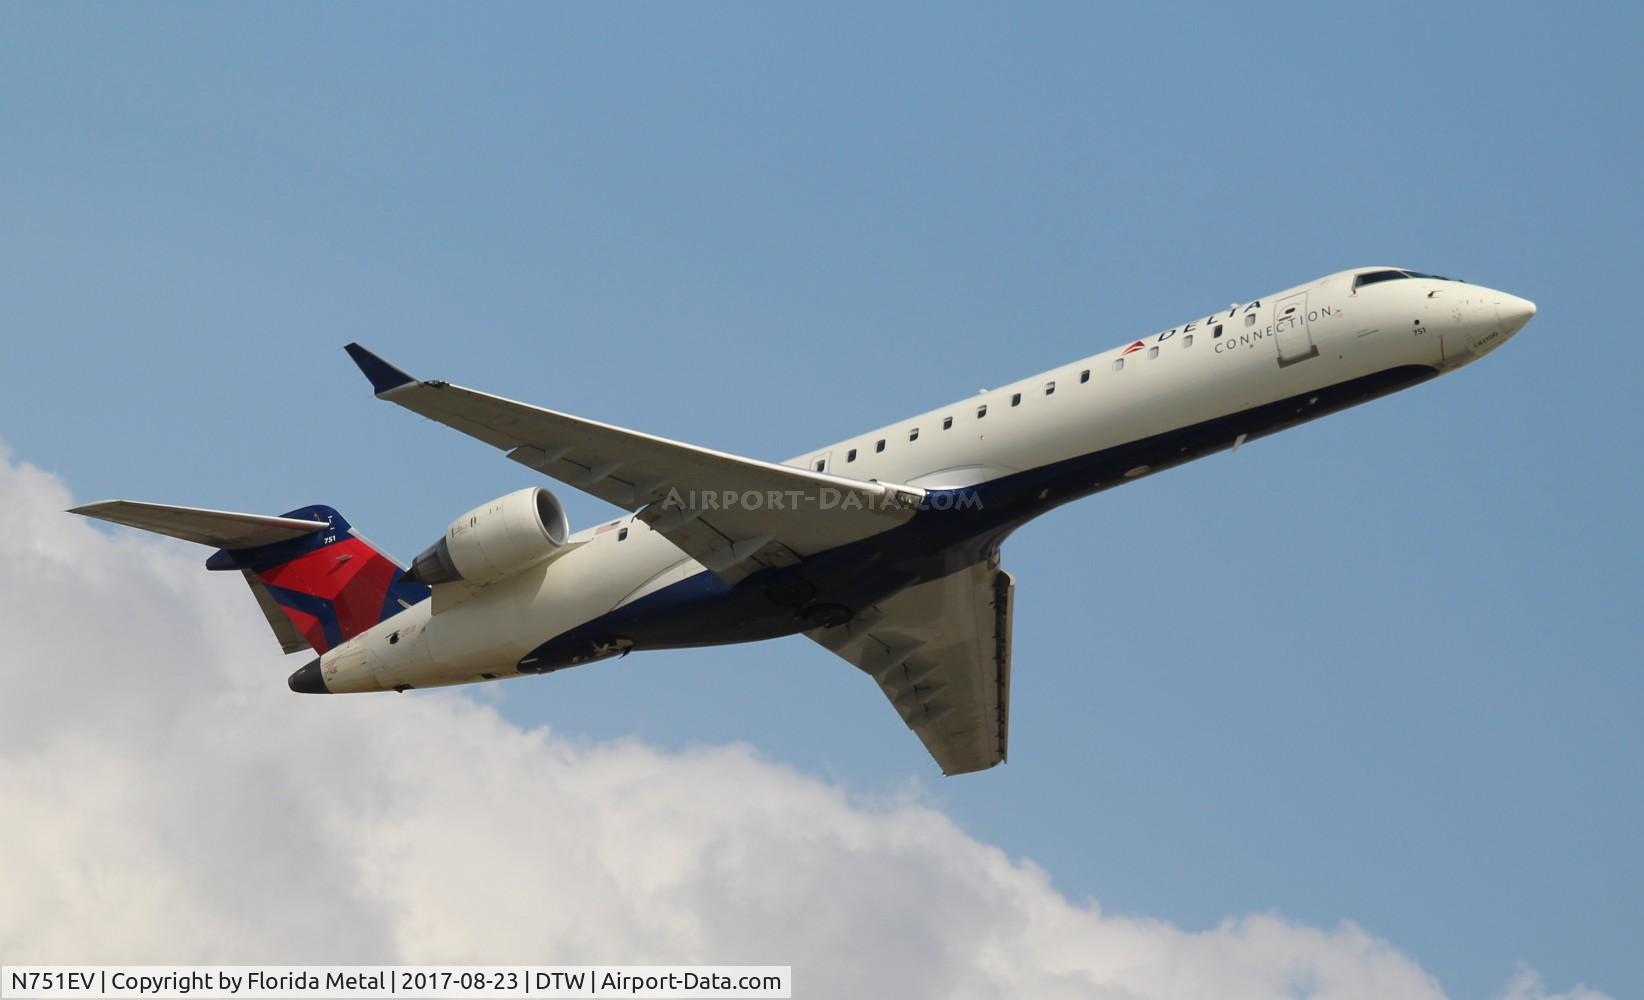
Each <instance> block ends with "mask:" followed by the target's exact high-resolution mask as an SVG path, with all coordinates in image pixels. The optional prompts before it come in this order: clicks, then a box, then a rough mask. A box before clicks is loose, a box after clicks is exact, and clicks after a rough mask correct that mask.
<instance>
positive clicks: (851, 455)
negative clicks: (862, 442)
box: [845, 448, 856, 462]
mask: <svg viewBox="0 0 1644 1000" xmlns="http://www.w3.org/2000/svg"><path fill="white" fill-rule="evenodd" d="M845 461H847V462H854V461H856V449H855V448H852V449H851V450H850V451H847V452H845Z"/></svg>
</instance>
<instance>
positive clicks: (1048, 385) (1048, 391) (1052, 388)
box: [1045, 382, 1056, 396]
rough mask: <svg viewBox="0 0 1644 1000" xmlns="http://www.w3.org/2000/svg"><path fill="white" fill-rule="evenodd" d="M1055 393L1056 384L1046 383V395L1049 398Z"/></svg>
mask: <svg viewBox="0 0 1644 1000" xmlns="http://www.w3.org/2000/svg"><path fill="white" fill-rule="evenodd" d="M1055 391H1056V383H1055V382H1046V383H1045V395H1047V396H1048V395H1050V394H1051V393H1053V392H1055Z"/></svg>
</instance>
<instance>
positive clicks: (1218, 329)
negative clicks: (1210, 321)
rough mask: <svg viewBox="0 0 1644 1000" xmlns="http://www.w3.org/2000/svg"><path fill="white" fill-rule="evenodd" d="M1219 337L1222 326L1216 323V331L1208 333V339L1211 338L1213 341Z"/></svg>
mask: <svg viewBox="0 0 1644 1000" xmlns="http://www.w3.org/2000/svg"><path fill="white" fill-rule="evenodd" d="M1221 335H1222V325H1221V324H1220V323H1217V324H1216V329H1214V330H1212V331H1210V337H1211V339H1213V340H1214V339H1215V338H1217V337H1220V336H1221Z"/></svg>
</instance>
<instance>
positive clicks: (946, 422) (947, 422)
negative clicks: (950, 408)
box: [942, 417, 953, 430]
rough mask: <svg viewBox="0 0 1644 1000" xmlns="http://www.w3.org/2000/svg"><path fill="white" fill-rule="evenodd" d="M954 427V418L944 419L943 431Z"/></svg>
mask: <svg viewBox="0 0 1644 1000" xmlns="http://www.w3.org/2000/svg"><path fill="white" fill-rule="evenodd" d="M952 426H953V418H952V417H943V418H942V429H943V430H947V429H948V428H950V427H952Z"/></svg>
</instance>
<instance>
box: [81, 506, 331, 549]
mask: <svg viewBox="0 0 1644 1000" xmlns="http://www.w3.org/2000/svg"><path fill="white" fill-rule="evenodd" d="M69 513H71V514H81V515H84V516H85V517H95V518H97V519H98V520H99V521H111V522H113V523H114V524H124V525H127V526H128V527H132V528H141V529H143V530H144V531H153V532H156V533H158V534H161V535H170V536H171V537H172V538H181V539H182V540H183V541H185V542H199V543H200V544H202V545H214V546H216V547H217V548H220V549H245V548H251V547H253V546H257V545H272V544H274V543H275V542H288V541H290V540H291V539H293V538H301V537H303V536H304V535H312V534H313V533H314V532H316V531H319V530H320V529H322V528H329V527H330V526H331V525H330V524H329V523H328V522H325V521H309V520H305V519H302V518H295V517H269V516H267V515H264V514H236V513H234V512H233V511H227V510H204V509H202V508H199V507H173V506H170V505H168V504H162V503H141V502H139V501H136V500H103V501H101V502H99V503H88V504H86V505H84V506H82V507H71V508H69Z"/></svg>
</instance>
